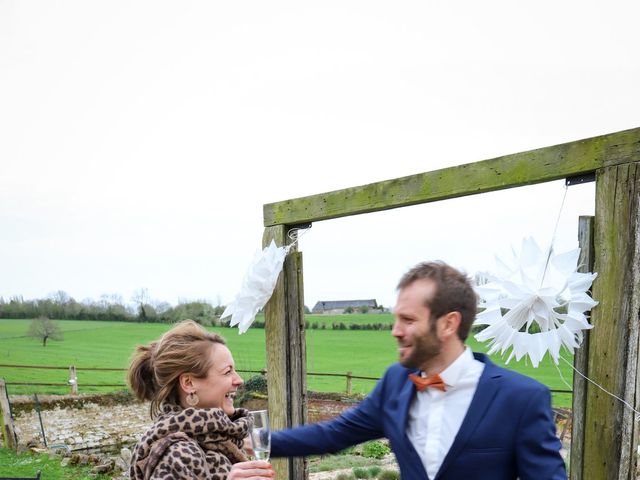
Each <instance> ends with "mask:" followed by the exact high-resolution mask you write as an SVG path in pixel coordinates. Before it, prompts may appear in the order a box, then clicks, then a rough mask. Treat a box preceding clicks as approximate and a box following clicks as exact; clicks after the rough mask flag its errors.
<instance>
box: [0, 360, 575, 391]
mask: <svg viewBox="0 0 640 480" xmlns="http://www.w3.org/2000/svg"><path fill="white" fill-rule="evenodd" d="M0 368H18V369H19V368H28V369H36V370H68V371H69V372H70V373H69V381H68V382H67V383H50V382H46V383H43V382H6V385H16V386H18V385H20V386H47V387H69V388H70V389H71V393H73V394H77V393H78V387H79V384H78V379H77V375H76V372H79V371H83V372H91V371H94V372H126V371H127V369H126V368H102V367H75V366H74V365H71V366H68V367H62V366H51V365H16V364H5V363H0ZM237 371H238V372H240V373H255V374H260V375H264V376H267V370H266V369H262V370H241V369H238V370H237ZM307 376H308V377H312V376H316V377H343V378H344V379H345V381H346V384H345V390H344V391H345V393H347V394H348V395H350V394H351V393H352V380H370V381H374V382H377V381H378V380H380V377H367V376H361V375H354V374H353V373H352V372H346V373H325V372H307ZM82 386H83V387H92V388H95V387H106V388H117V387H122V388H126V387H127V386H128V385H127V384H126V383H83V384H82ZM550 390H551V392H552V393H569V394H572V393H573V390H568V389H554V388H552V389H550Z"/></svg>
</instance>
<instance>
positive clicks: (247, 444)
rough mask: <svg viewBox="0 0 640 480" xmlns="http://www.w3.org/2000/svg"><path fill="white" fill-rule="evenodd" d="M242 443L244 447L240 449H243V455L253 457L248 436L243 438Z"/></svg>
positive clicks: (251, 444) (251, 445)
mask: <svg viewBox="0 0 640 480" xmlns="http://www.w3.org/2000/svg"><path fill="white" fill-rule="evenodd" d="M243 443H244V445H243V447H242V448H244V451H245V453H246V454H247V455H249V456H250V457H253V455H254V451H253V442H251V439H250V438H249V437H248V436H246V437H244V440H243Z"/></svg>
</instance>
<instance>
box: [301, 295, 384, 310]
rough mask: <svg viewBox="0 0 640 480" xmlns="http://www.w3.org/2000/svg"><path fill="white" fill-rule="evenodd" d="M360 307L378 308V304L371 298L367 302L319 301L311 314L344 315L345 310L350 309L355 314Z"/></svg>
mask: <svg viewBox="0 0 640 480" xmlns="http://www.w3.org/2000/svg"><path fill="white" fill-rule="evenodd" d="M362 307H367V308H378V302H376V300H375V299H373V298H372V299H369V300H320V301H319V302H318V303H316V305H315V307H313V310H311V313H330V314H340V313H344V311H345V310H346V309H347V308H351V309H353V311H354V312H355V311H358V309H359V308H362Z"/></svg>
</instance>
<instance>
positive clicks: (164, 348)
mask: <svg viewBox="0 0 640 480" xmlns="http://www.w3.org/2000/svg"><path fill="white" fill-rule="evenodd" d="M216 344H219V345H225V341H224V339H223V338H222V337H221V336H220V335H218V334H217V333H211V332H207V331H206V330H205V329H204V328H202V327H201V326H200V325H198V324H197V323H196V322H194V321H193V320H184V321H183V322H180V323H178V324H176V325H175V326H174V327H173V328H171V330H169V331H168V332H166V333H165V334H164V335H162V337H160V339H159V340H157V341H155V342H151V343H149V344H148V345H138V347H136V351H135V352H134V354H133V359H132V360H131V364H130V365H129V372H128V374H127V379H128V381H129V385H130V386H131V389H132V390H133V392H134V393H135V395H136V397H137V398H138V399H139V400H150V401H151V416H152V417H155V416H156V415H157V414H158V413H159V412H160V408H161V405H162V404H163V403H165V402H168V403H174V404H176V405H178V404H179V402H180V396H179V388H178V384H179V379H180V375H181V374H183V373H191V374H193V375H194V376H195V377H197V378H205V377H206V376H207V372H208V371H209V368H210V367H211V354H210V353H211V348H213V347H214V346H215V345H216Z"/></svg>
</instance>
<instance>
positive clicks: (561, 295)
mask: <svg viewBox="0 0 640 480" xmlns="http://www.w3.org/2000/svg"><path fill="white" fill-rule="evenodd" d="M512 254H513V258H511V259H510V260H509V261H506V262H505V261H502V260H500V259H496V261H497V269H498V272H497V274H496V275H491V274H485V276H486V278H487V279H488V280H489V282H488V283H487V284H485V285H480V286H478V287H476V291H477V293H478V295H479V296H480V307H481V308H484V309H485V310H484V311H483V312H481V313H479V314H478V316H477V319H476V321H475V324H476V325H487V327H486V328H485V329H484V330H482V331H481V332H479V333H478V334H477V335H475V338H476V339H477V340H479V341H481V342H485V341H488V342H489V346H490V348H489V354H492V353H495V352H497V351H500V353H501V354H505V352H507V351H508V350H509V348H512V351H511V354H510V355H509V358H508V359H507V363H508V362H509V361H510V360H511V359H512V358H513V357H515V358H516V360H520V359H521V358H522V357H523V356H524V355H528V356H529V358H530V359H531V362H532V364H533V366H534V367H537V366H538V364H539V363H540V361H541V360H542V358H543V357H544V355H545V353H546V352H549V354H550V355H551V357H552V358H553V360H554V361H555V362H556V364H558V358H559V355H560V348H561V347H563V346H564V347H566V348H567V349H568V350H570V351H571V352H572V353H573V351H574V350H575V349H576V348H578V347H579V346H580V344H581V343H582V338H583V335H582V331H583V330H587V329H590V328H592V325H591V324H589V322H588V321H587V318H586V316H585V312H587V311H589V310H591V308H593V307H594V306H595V305H597V304H598V302H596V301H595V300H593V299H592V298H591V297H590V296H589V294H588V293H587V290H589V288H590V287H591V283H592V282H593V280H594V279H595V278H596V276H597V273H580V272H578V271H577V268H578V265H577V263H578V257H579V255H580V249H576V250H572V251H570V252H566V253H563V254H559V255H555V254H554V253H553V251H552V250H551V251H547V252H543V251H542V250H540V248H539V247H538V245H537V244H536V242H535V241H534V240H533V239H532V238H528V239H524V240H523V242H522V250H521V252H520V255H519V256H518V255H516V253H515V252H512Z"/></svg>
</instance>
